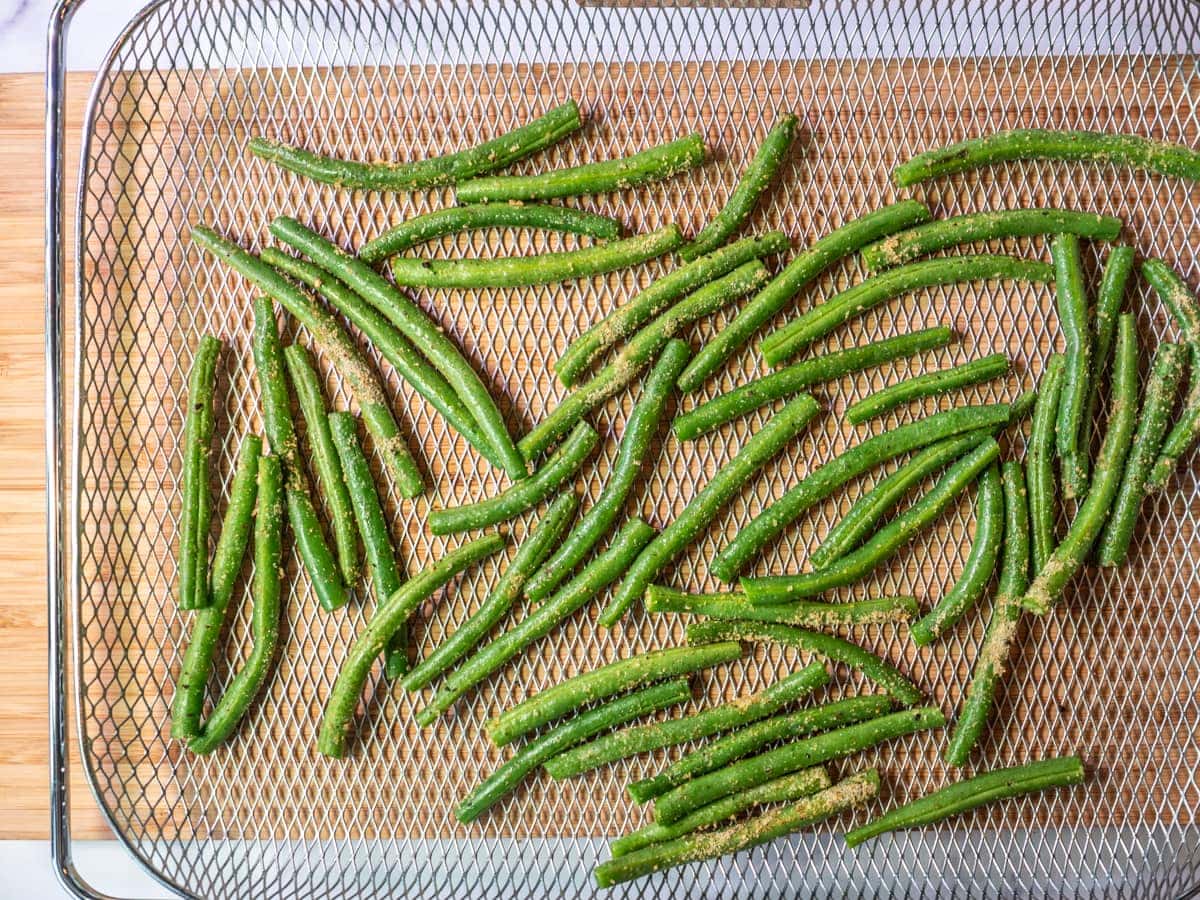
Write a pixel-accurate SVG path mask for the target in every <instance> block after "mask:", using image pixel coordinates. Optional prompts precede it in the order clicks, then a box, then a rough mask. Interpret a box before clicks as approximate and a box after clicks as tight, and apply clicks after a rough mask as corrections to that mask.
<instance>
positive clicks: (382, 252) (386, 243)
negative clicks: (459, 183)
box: [358, 203, 621, 265]
mask: <svg viewBox="0 0 1200 900" xmlns="http://www.w3.org/2000/svg"><path fill="white" fill-rule="evenodd" d="M481 228H536V229H541V230H543V231H562V232H566V233H567V234H580V235H587V236H588V237H594V238H598V239H600V240H607V241H611V240H615V239H616V238H619V237H620V236H621V223H620V222H618V221H617V220H616V219H610V218H609V217H608V216H601V215H597V214H596V213H590V212H586V211H584V210H582V209H571V208H570V207H569V206H548V205H546V204H544V203H477V204H475V205H473V206H448V207H446V208H444V209H435V210H434V211H433V212H428V213H425V215H423V216H414V217H413V218H411V219H406V220H405V221H403V222H401V223H400V224H399V225H395V226H393V227H391V228H389V229H388V230H387V231H385V232H384V233H383V234H381V235H379V236H378V237H376V238H374V239H373V240H370V241H367V243H365V244H363V245H362V247H361V248H359V251H358V258H359V259H361V260H363V261H364V262H368V263H371V264H372V265H374V264H375V263H379V262H383V261H384V260H385V259H387V258H388V257H389V256H395V255H396V254H397V253H403V252H404V251H405V250H411V249H412V248H413V247H416V246H418V245H419V244H424V243H427V242H429V241H435V240H437V239H438V238H442V237H445V236H446V235H450V234H457V233H458V232H460V231H474V230H478V229H481Z"/></svg>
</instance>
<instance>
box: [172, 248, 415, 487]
mask: <svg viewBox="0 0 1200 900" xmlns="http://www.w3.org/2000/svg"><path fill="white" fill-rule="evenodd" d="M192 240H193V241H195V242H196V243H197V244H199V245H200V246H201V247H203V248H204V249H206V250H208V251H209V252H210V253H212V254H213V255H214V256H216V257H217V259H219V260H221V261H222V262H223V263H225V264H226V265H228V266H229V267H230V268H231V269H233V270H234V271H236V272H238V273H239V274H240V275H241V276H242V277H243V278H246V279H247V280H248V281H250V282H252V283H253V284H254V285H255V286H257V287H259V288H261V289H262V290H263V291H265V292H266V293H267V294H269V295H270V296H271V297H273V298H274V299H276V300H277V301H279V303H280V304H281V305H282V306H283V308H284V309H286V310H287V311H288V312H289V313H290V314H291V315H292V316H294V317H295V318H296V319H297V320H299V322H300V323H301V324H302V325H303V326H304V327H305V328H307V329H308V330H309V331H310V332H311V333H312V335H313V337H314V338H315V339H316V341H317V343H318V344H320V345H321V346H322V347H323V348H324V349H325V352H326V353H328V354H329V356H330V359H331V361H332V362H333V366H334V368H335V369H337V370H338V371H339V372H340V373H341V374H342V377H343V378H345V379H346V381H347V382H348V383H349V385H350V389H351V391H353V393H354V398H355V400H356V401H358V405H359V408H360V409H361V410H362V412H363V418H364V419H365V420H366V423H367V428H368V429H369V430H370V432H371V437H372V438H373V439H374V440H375V443H376V446H377V447H378V448H379V450H380V452H381V453H382V454H383V457H384V460H385V461H386V463H387V466H388V468H389V469H390V470H391V472H392V474H393V476H395V478H396V484H397V486H398V487H399V488H400V492H401V493H402V494H403V495H404V496H406V497H416V496H419V495H420V494H421V492H422V490H423V488H424V485H423V484H422V479H421V470H420V469H419V468H418V467H417V464H416V463H415V462H414V461H413V458H412V456H411V455H410V454H409V452H408V448H407V447H406V446H405V444H404V439H403V438H402V437H401V436H400V428H399V426H397V425H396V420H395V418H394V417H393V416H392V409H391V405H390V404H389V402H388V398H387V395H386V394H385V393H384V391H383V387H382V385H380V383H379V378H378V376H377V375H376V374H375V371H374V369H373V368H372V367H371V364H370V363H369V362H367V360H366V358H365V357H364V356H363V354H362V353H361V352H360V351H359V349H358V347H357V345H356V344H355V343H354V340H353V339H352V338H351V337H350V335H349V334H348V333H347V332H346V330H345V329H344V328H342V326H341V324H340V323H339V322H338V320H337V318H336V317H335V316H334V315H333V314H332V313H330V312H329V311H328V310H326V309H324V308H323V307H321V305H320V304H318V303H317V302H316V301H315V300H314V299H313V298H312V297H310V296H309V295H308V294H306V293H305V292H304V291H301V290H299V289H298V288H296V286H295V285H293V284H292V283H291V282H289V281H288V280H287V279H286V278H284V277H283V276H282V275H281V274H279V273H278V272H276V271H275V270H274V269H273V268H271V266H269V265H267V264H266V263H265V262H263V261H262V260H261V259H258V258H256V257H255V256H254V255H253V254H250V253H247V252H246V251H245V250H243V249H242V248H241V247H239V246H237V245H236V244H234V243H232V242H230V241H227V240H225V239H224V238H222V237H219V236H218V235H217V234H216V233H215V232H213V231H211V230H209V229H207V228H200V227H197V228H194V229H192ZM285 393H286V392H285ZM267 438H268V440H271V434H270V431H269V430H268V433H267ZM276 452H279V451H276ZM288 465H289V464H288V460H287V458H286V456H285V458H284V475H285V477H290V474H289V473H288V471H287V470H288Z"/></svg>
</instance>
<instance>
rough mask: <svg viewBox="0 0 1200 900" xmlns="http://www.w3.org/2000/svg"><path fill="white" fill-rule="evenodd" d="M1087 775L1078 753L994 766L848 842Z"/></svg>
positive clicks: (850, 836) (850, 837) (930, 821)
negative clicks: (1001, 767) (1020, 764)
mask: <svg viewBox="0 0 1200 900" xmlns="http://www.w3.org/2000/svg"><path fill="white" fill-rule="evenodd" d="M1085 777H1086V774H1085V772H1084V770H1083V761H1082V760H1081V759H1080V758H1079V757H1078V756H1061V757H1058V758H1056V759H1045V760H1041V761H1039V762H1033V763H1025V764H1024V765H1022V766H1011V767H1009V768H1007V769H993V770H991V771H990V772H984V773H982V774H980V775H976V776H975V777H974V778H968V779H966V780H965V781H959V782H956V783H955V784H951V785H947V786H946V787H944V788H942V789H941V790H938V791H934V792H933V793H932V794H927V795H926V796H924V797H921V798H920V799H918V800H914V801H912V802H911V803H906V804H905V805H904V806H900V807H897V808H896V809H893V810H891V811H890V812H887V813H885V814H884V815H882V816H880V817H879V818H878V819H875V820H874V821H873V822H869V823H867V824H866V825H863V826H862V827H860V828H855V829H854V830H853V831H848V832H846V846H848V847H857V846H858V845H859V844H861V843H863V842H864V841H869V840H870V839H871V838H873V837H876V836H878V835H881V834H883V833H884V832H887V831H896V830H898V829H901V828H916V827H918V826H921V825H932V824H933V823H934V822H940V821H942V819H946V818H949V817H950V816H955V815H958V814H959V813H964V812H967V811H968V810H971V809H975V807H977V806H983V805H984V804H985V803H995V802H996V801H997V800H1006V799H1008V798H1009V797H1019V796H1021V795H1022V794H1030V793H1033V792H1034V791H1045V790H1049V789H1050V788H1057V787H1067V786H1068V785H1073V784H1083V781H1084V778H1085Z"/></svg>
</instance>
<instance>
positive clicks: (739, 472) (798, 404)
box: [599, 394, 821, 628]
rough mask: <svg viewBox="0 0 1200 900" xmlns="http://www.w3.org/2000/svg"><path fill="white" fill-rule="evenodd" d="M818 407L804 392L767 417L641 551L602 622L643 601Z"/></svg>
mask: <svg viewBox="0 0 1200 900" xmlns="http://www.w3.org/2000/svg"><path fill="white" fill-rule="evenodd" d="M820 409H821V407H820V404H818V403H817V401H816V400H814V399H813V398H812V396H811V395H810V394H801V395H800V396H799V397H797V398H796V399H794V400H792V401H791V402H789V403H788V405H787V406H785V407H784V408H783V409H781V410H780V411H779V412H778V413H776V414H775V415H774V416H772V417H771V418H770V419H769V420H767V423H766V424H765V425H764V426H763V427H762V428H761V429H759V430H758V431H757V432H756V433H755V434H754V435H752V436H751V437H750V439H749V440H747V441H746V443H745V444H744V445H742V447H741V449H739V450H738V452H737V455H736V456H734V458H733V459H731V460H730V461H729V462H728V463H726V464H725V465H724V466H723V467H722V468H721V469H719V470H718V471H717V473H716V474H715V475H713V477H712V478H711V479H710V480H709V482H708V484H706V485H705V486H704V487H703V488H702V489H701V490H700V492H699V493H698V494H697V495H696V496H695V497H694V498H692V501H691V502H690V503H689V504H688V505H687V506H686V507H684V509H683V512H681V513H680V514H679V515H678V516H677V517H676V519H675V521H673V522H672V523H671V524H670V525H668V526H667V527H666V528H665V529H663V531H662V533H661V534H659V536H658V537H656V538H655V539H654V540H653V541H651V542H650V543H649V544H648V545H647V546H646V549H645V550H643V551H642V552H641V555H639V556H638V558H637V560H636V561H635V562H634V564H633V566H631V567H630V569H629V574H627V575H626V576H625V579H624V580H623V581H622V582H621V586H620V587H619V588H618V589H617V592H616V595H615V596H614V597H613V600H612V603H610V604H609V605H608V608H607V609H605V610H604V612H603V613H601V614H600V619H599V623H600V624H601V625H604V626H606V627H608V628H611V627H613V626H614V625H616V624H617V622H619V621H620V620H621V617H622V616H623V615H625V612H626V610H628V609H629V607H630V606H632V605H633V602H634V601H635V600H639V599H641V596H642V595H643V594H644V593H645V592H646V588H647V587H649V586H650V585H651V584H652V583H653V581H654V579H655V578H657V577H658V575H659V573H660V572H661V571H662V570H663V567H664V566H666V565H667V564H668V563H670V562H671V560H673V559H674V558H675V557H676V556H678V555H679V554H680V553H682V552H683V551H684V550H685V549H686V548H687V546H688V545H689V544H691V543H692V542H693V541H695V540H696V538H697V537H699V536H700V533H701V532H702V531H704V529H705V528H707V527H708V526H709V524H711V522H712V520H713V519H714V518H715V517H716V515H717V513H718V512H720V511H721V509H722V508H723V507H724V506H725V505H726V504H727V503H728V502H729V501H730V500H731V499H733V497H734V496H735V495H736V494H737V493H738V492H739V491H741V490H742V488H743V487H745V486H746V483H747V482H748V481H749V480H750V478H751V477H752V476H753V475H754V474H755V473H756V472H757V471H758V470H759V469H761V468H762V467H763V466H764V465H766V463H767V462H768V461H770V460H771V459H772V458H773V457H774V456H775V455H776V454H778V453H779V452H780V451H781V450H783V448H784V447H786V446H787V445H788V444H789V443H791V442H792V441H793V440H794V439H795V438H796V435H798V434H800V432H801V431H803V430H804V429H805V428H806V427H807V426H808V423H809V422H811V421H812V420H813V417H814V416H816V414H817V413H818V412H820Z"/></svg>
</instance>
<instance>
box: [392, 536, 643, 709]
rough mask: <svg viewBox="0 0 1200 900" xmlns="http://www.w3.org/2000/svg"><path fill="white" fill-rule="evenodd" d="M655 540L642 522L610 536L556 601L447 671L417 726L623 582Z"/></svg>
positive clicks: (563, 589)
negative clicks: (601, 548) (641, 554)
mask: <svg viewBox="0 0 1200 900" xmlns="http://www.w3.org/2000/svg"><path fill="white" fill-rule="evenodd" d="M653 536H654V529H653V528H651V527H650V526H649V525H647V524H646V523H645V522H643V521H642V520H641V519H630V520H629V521H628V522H626V523H625V524H624V525H623V526H622V527H621V529H620V530H619V531H618V532H617V533H616V534H615V535H614V536H613V539H612V543H611V544H610V545H609V547H608V549H607V550H605V551H604V552H603V553H601V554H600V555H599V556H597V557H596V558H595V559H594V560H592V561H591V562H590V563H588V564H587V565H586V566H584V567H583V570H582V571H580V573H579V574H578V575H576V576H575V577H574V578H572V579H571V580H570V581H569V582H567V583H566V584H565V585H563V586H562V587H561V588H559V589H558V591H557V592H555V594H554V596H552V597H550V598H549V599H548V600H546V601H545V602H543V603H542V604H540V605H539V606H538V607H536V608H535V609H534V610H533V611H532V612H530V613H529V615H527V616H525V618H523V619H522V620H521V621H520V622H518V623H517V624H516V625H514V626H513V627H512V628H510V629H508V631H505V632H504V633H503V634H501V635H499V636H497V637H496V638H495V639H494V640H493V641H492V642H491V643H489V644H486V645H484V646H483V647H481V648H480V649H479V650H477V651H475V653H474V655H472V656H470V657H468V658H467V660H466V661H464V662H463V664H462V665H461V666H459V667H458V669H456V670H455V671H454V672H451V673H450V675H449V677H447V678H446V682H445V684H443V685H442V688H441V690H439V691H438V692H437V694H436V695H435V696H434V698H433V699H432V700H430V701H429V703H428V704H427V705H426V706H425V707H424V708H423V709H421V710H419V711H418V712H417V714H416V720H417V723H418V724H420V725H432V724H433V722H434V721H435V720H436V719H437V717H438V716H440V715H441V714H442V713H444V712H445V711H446V710H448V709H449V708H450V707H451V706H453V705H454V704H455V703H456V702H457V701H458V699H459V698H460V697H462V696H463V694H465V693H466V692H467V691H469V690H471V688H473V687H475V685H477V684H479V683H480V682H481V681H483V679H485V678H487V677H488V676H489V675H491V674H492V673H493V672H495V671H496V670H497V669H499V668H500V667H501V666H503V665H504V664H505V663H506V662H508V661H509V660H510V659H512V658H513V657H514V656H516V655H517V654H518V653H520V652H521V651H522V650H524V649H525V648H526V647H528V646H529V645H530V644H532V643H533V642H534V641H536V640H539V639H541V638H543V637H545V636H546V635H547V634H549V633H550V631H551V630H553V629H554V628H555V627H556V626H557V625H559V624H560V623H561V622H563V620H565V619H566V618H567V617H568V616H570V615H573V614H574V613H575V612H576V611H577V610H579V609H582V608H583V606H584V605H585V604H587V603H588V602H590V601H591V600H592V599H593V598H594V597H595V596H596V595H597V594H598V593H599V592H600V591H602V590H604V588H606V587H608V586H609V585H610V584H612V583H613V582H614V581H616V580H617V579H618V578H620V577H621V575H622V574H623V573H624V572H625V570H626V569H628V568H629V564H630V563H631V562H633V560H634V558H635V557H636V556H637V555H638V552H639V551H640V550H641V549H642V547H644V546H645V545H646V542H647V541H649V540H650V538H652V537H653Z"/></svg>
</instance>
